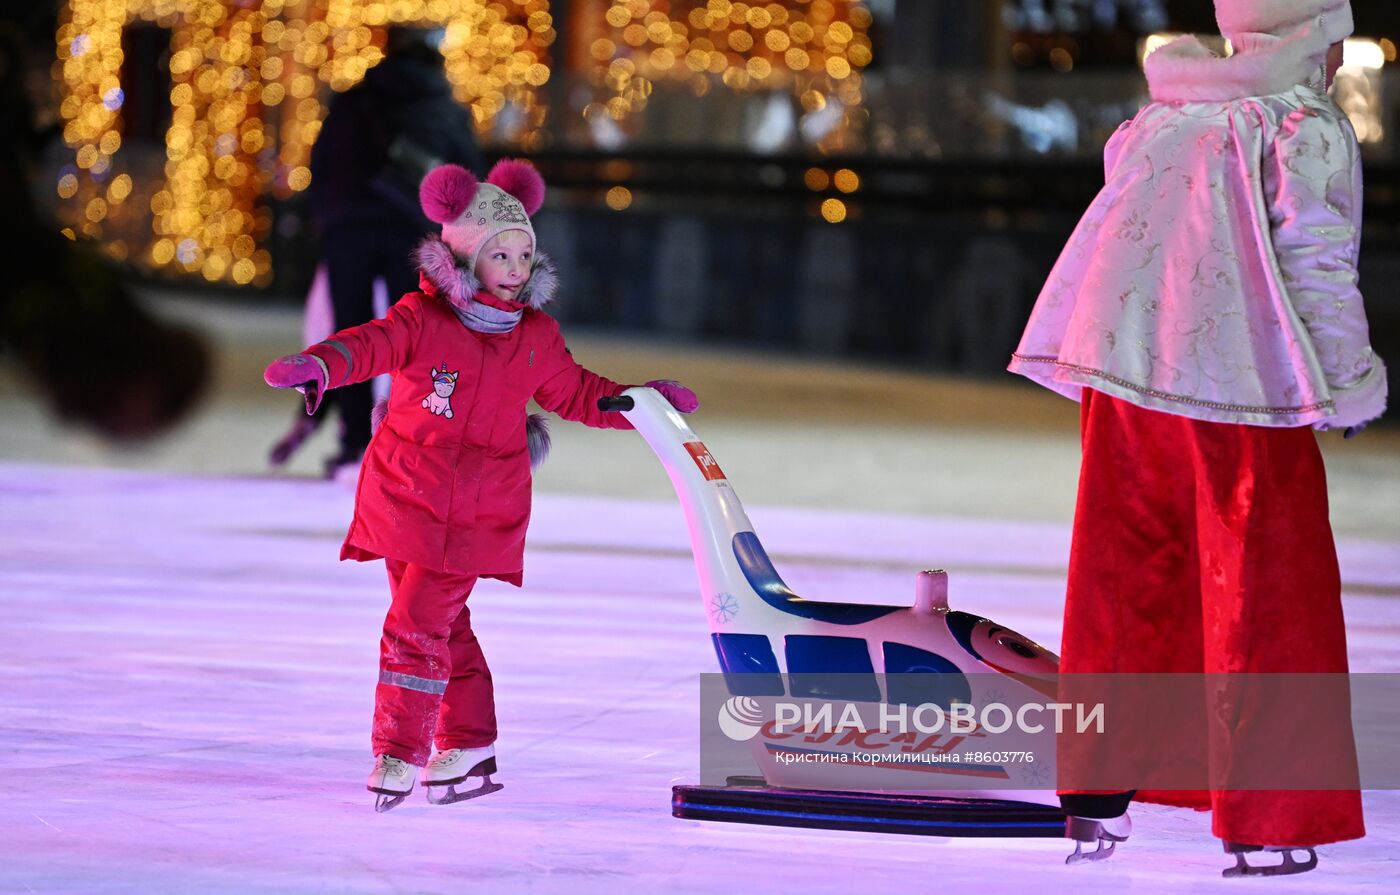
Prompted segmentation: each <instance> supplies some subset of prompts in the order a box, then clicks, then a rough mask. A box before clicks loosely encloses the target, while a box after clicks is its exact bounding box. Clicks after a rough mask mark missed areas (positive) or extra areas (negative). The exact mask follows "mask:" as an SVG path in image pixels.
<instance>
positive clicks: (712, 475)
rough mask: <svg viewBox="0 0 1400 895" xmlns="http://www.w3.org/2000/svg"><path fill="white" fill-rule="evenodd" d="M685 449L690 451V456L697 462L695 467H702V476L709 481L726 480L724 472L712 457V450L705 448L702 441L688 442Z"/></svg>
mask: <svg viewBox="0 0 1400 895" xmlns="http://www.w3.org/2000/svg"><path fill="white" fill-rule="evenodd" d="M685 449H686V450H687V451H690V456H691V458H692V459H694V460H695V465H696V466H698V467H700V474H701V475H703V476H704V477H705V478H706V479H707V480H709V481H712V482H714V481H718V480H720V479H723V478H724V471H723V470H721V469H720V468H719V464H718V463H716V462H715V458H714V457H711V456H710V449H709V448H707V447H705V444H704V442H701V441H687V442H686V443H685Z"/></svg>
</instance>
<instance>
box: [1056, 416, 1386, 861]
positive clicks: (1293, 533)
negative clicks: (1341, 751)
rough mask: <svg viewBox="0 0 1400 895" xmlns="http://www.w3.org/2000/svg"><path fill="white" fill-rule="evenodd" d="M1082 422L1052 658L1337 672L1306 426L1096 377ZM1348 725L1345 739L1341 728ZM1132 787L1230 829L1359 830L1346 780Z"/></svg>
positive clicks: (1110, 667) (1261, 833) (1317, 475)
mask: <svg viewBox="0 0 1400 895" xmlns="http://www.w3.org/2000/svg"><path fill="white" fill-rule="evenodd" d="M1080 425H1081V438H1082V446H1083V454H1082V465H1081V470H1080V479H1079V497H1078V504H1077V506H1076V508H1075V517H1074V534H1073V542H1072V546H1071V549H1070V564H1069V583H1068V592H1067V595H1066V602H1065V622H1064V641H1063V644H1062V647H1061V658H1060V670H1061V671H1062V672H1066V673H1086V672H1098V673H1136V672H1189V673H1211V674H1220V673H1231V672H1261V673H1264V672H1267V673H1278V672H1313V673H1333V672H1345V671H1346V670H1347V652H1346V634H1345V631H1344V629H1343V622H1342V604H1341V578H1340V574H1339V572H1338V568H1337V554H1336V546H1335V544H1334V542H1333V540H1332V529H1331V525H1330V523H1329V521H1328V517H1327V482H1326V478H1325V474H1324V471H1323V465H1322V454H1321V452H1320V451H1319V449H1318V447H1317V440H1316V437H1315V436H1314V434H1313V432H1312V430H1311V429H1309V428H1307V427H1303V428H1270V427H1263V426H1247V425H1238V424H1230V423H1211V422H1202V421H1199V420H1192V419H1188V418H1186V417H1181V416H1175V415H1173V414H1168V413H1163V412H1159V411H1153V410H1147V409H1144V408H1141V407H1138V406H1136V405H1134V404H1131V403H1129V402H1127V401H1122V400H1119V399H1116V398H1113V397H1110V396H1108V395H1105V394H1103V393H1100V392H1095V391H1093V390H1091V389H1085V390H1084V393H1083V398H1082V408H1081V416H1080ZM1343 725H1344V726H1345V721H1344V722H1343ZM1346 736H1347V737H1348V739H1347V740H1346V741H1345V742H1346V743H1347V745H1348V746H1349V745H1350V740H1349V737H1350V728H1349V727H1347V729H1346ZM1302 747H1303V748H1306V744H1303V745H1302ZM1245 760H1247V757H1246V758H1245ZM1136 798H1137V799H1139V800H1141V801H1151V802H1160V803H1163V804H1170V805H1184V806H1188V807H1195V808H1210V809H1212V810H1213V816H1212V830H1213V832H1214V834H1215V835H1216V836H1218V837H1220V838H1222V839H1228V840H1231V841H1234V842H1244V843H1251V844H1266V845H1320V844H1323V843H1327V842H1340V841H1343V840H1347V839H1356V838H1360V837H1361V836H1364V835H1365V829H1364V827H1363V825H1362V819H1361V797H1360V793H1359V792H1357V791H1355V790H1334V791H1319V790H1314V791H1273V790H1270V791H1261V790H1249V791H1228V790H1227V791H1214V790H1212V791H1210V792H1202V791H1188V790H1181V791H1161V792H1139V793H1138V794H1137V796H1136Z"/></svg>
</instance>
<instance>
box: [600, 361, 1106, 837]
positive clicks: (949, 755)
mask: <svg viewBox="0 0 1400 895" xmlns="http://www.w3.org/2000/svg"><path fill="white" fill-rule="evenodd" d="M598 406H599V407H600V408H601V409H603V410H609V411H617V412H621V413H622V414H623V415H624V416H625V417H626V418H627V420H628V421H629V422H630V423H631V424H632V425H633V427H634V428H636V430H637V431H638V432H639V433H640V434H641V435H642V437H643V438H644V439H646V441H647V444H648V445H649V446H650V447H651V449H652V450H653V451H654V452H655V453H656V455H657V457H658V458H659V459H660V460H661V464H662V466H663V467H665V469H666V473H667V475H669V476H670V479H671V484H672V485H673V486H674V487H675V490H676V495H677V497H678V498H679V499H680V503H681V507H682V509H683V510H684V512H685V518H686V525H687V527H688V529H689V532H690V540H691V548H692V551H693V553H694V556H695V565H696V569H697V571H698V573H699V578H700V588H701V596H702V599H703V600H704V602H705V610H706V615H707V617H708V620H709V625H710V637H711V640H712V641H713V644H714V648H715V653H716V656H717V658H718V660H719V666H720V670H721V671H722V672H723V680H724V683H725V686H726V688H727V691H728V696H729V699H728V701H727V702H725V703H724V706H723V709H722V710H721V712H720V722H721V727H723V726H725V722H726V720H729V721H730V722H731V723H732V722H733V721H734V720H740V721H742V720H744V719H745V718H747V719H748V720H750V722H751V723H750V725H749V731H750V734H749V735H751V737H752V738H751V739H749V740H748V747H749V749H750V751H751V755H752V758H753V761H754V763H755V764H756V765H757V767H758V769H759V773H760V775H761V776H759V777H752V776H731V777H729V778H728V784H729V785H726V786H676V787H674V789H673V793H672V814H673V815H674V816H676V817H682V818H690V819H696V820H723V821H732V822H739V823H761V824H774V825H781V826H800V827H823V828H831V829H849V830H862V831H871V832H898V833H914V834H924V835H938V836H1018V837H1028V836H1037V837H1038V836H1045V837H1051V836H1054V837H1059V836H1064V835H1066V826H1065V816H1064V814H1063V813H1062V812H1061V810H1060V808H1059V800H1058V797H1057V796H1056V793H1055V780H1054V777H1055V757H1054V756H1055V751H1054V750H1055V734H1054V731H1053V729H1052V728H1051V727H1049V726H1044V727H1043V731H1042V732H1040V733H1035V734H1025V733H1023V732H1020V731H1017V732H1013V733H1011V734H1001V735H999V736H998V738H997V739H996V740H995V743H996V745H995V746H986V745H983V746H982V747H981V749H987V750H995V751H986V752H983V751H981V750H979V744H980V743H986V742H989V741H987V740H981V739H979V734H978V732H976V731H974V732H973V733H972V734H971V735H968V736H966V737H956V736H924V735H923V734H921V733H915V734H913V735H909V734H905V735H903V736H900V737H897V738H891V737H886V738H884V739H883V740H881V739H880V738H879V737H878V736H877V737H868V736H867V737H861V738H859V739H857V740H854V741H851V740H843V738H842V737H841V736H840V735H835V736H832V735H828V733H827V732H825V731H823V732H821V733H819V734H817V735H815V736H810V735H804V733H803V731H802V730H800V729H787V730H785V729H783V728H782V727H781V726H780V725H777V724H775V723H771V722H770V723H764V724H761V725H758V724H757V722H758V721H760V720H762V719H763V710H764V708H765V704H766V703H772V702H773V701H774V700H775V699H780V698H790V699H792V700H794V701H797V700H807V699H826V700H831V699H839V700H846V701H847V702H848V703H849V704H853V705H856V706H858V707H859V709H860V710H861V716H862V717H869V716H871V715H872V713H873V712H874V711H875V710H876V709H877V708H878V709H879V710H881V711H882V712H890V711H892V710H893V709H895V708H901V710H902V709H907V708H908V707H909V705H910V704H925V705H927V704H930V703H931V704H937V705H939V706H941V707H942V708H946V709H949V710H951V709H952V708H953V707H954V706H957V705H959V704H961V705H963V706H967V707H973V708H975V707H977V706H979V705H983V704H988V703H993V702H995V703H999V704H1001V705H1011V706H1013V707H1014V706H1016V705H1017V704H1024V703H1027V702H1035V703H1045V702H1047V701H1053V699H1054V696H1053V693H1054V686H1055V681H1054V678H1055V674H1056V672H1057V670H1058V666H1059V660H1058V658H1057V657H1056V656H1055V655H1054V654H1053V653H1051V652H1050V651H1048V650H1046V649H1045V648H1044V647H1042V646H1040V645H1038V644H1036V643H1035V642H1034V641H1031V640H1030V639H1028V638H1026V637H1023V636H1022V635H1020V634H1017V633H1016V632H1015V631H1012V630H1010V629H1008V628H1005V627H1002V626H1000V625H997V624H996V623H994V622H992V621H990V620H988V619H985V618H981V617H979V616H976V615H972V614H970V613H967V612H961V611H958V610H954V609H951V608H950V607H949V605H948V596H947V576H946V574H945V573H944V572H942V571H925V572H920V573H919V574H918V578H917V584H916V589H915V597H914V601H913V604H912V605H908V606H889V605H883V606H877V605H866V604H850V603H829V602H820V601H813V600H807V599H803V598H802V597H799V596H798V595H796V594H795V593H793V592H792V590H791V589H789V588H788V586H787V585H786V584H785V583H784V582H783V580H782V578H781V577H779V575H778V572H777V570H776V569H775V568H774V567H773V563H772V561H771V560H770V559H769V557H768V554H767V553H766V552H765V550H764V548H763V544H762V543H761V542H760V541H759V539H758V536H757V534H755V532H754V530H753V525H752V524H751V523H750V522H749V519H748V516H747V515H745V513H744V509H743V506H742V504H741V503H740V502H739V497H738V495H737V494H736V493H735V491H734V487H733V486H732V485H731V484H730V482H729V480H728V479H727V478H726V477H725V475H724V473H723V471H722V470H721V469H720V467H719V465H718V463H716V461H715V459H714V457H713V456H712V455H711V454H710V452H709V450H708V449H707V448H706V447H705V445H704V444H703V443H702V442H701V441H700V439H699V438H698V437H697V436H696V435H695V433H694V432H693V431H691V429H690V427H689V425H688V424H687V423H686V422H685V420H684V419H683V418H682V417H681V415H680V414H679V413H677V412H676V411H675V410H674V409H672V408H671V406H670V405H669V404H668V403H667V402H666V400H665V399H664V398H662V397H661V396H660V395H659V394H658V393H657V392H656V391H654V390H652V389H649V388H631V389H628V390H627V391H626V392H624V393H623V394H622V395H620V396H617V397H613V398H603V399H601V400H600V401H599V402H598ZM882 685H883V688H884V691H883V692H882ZM726 714H728V715H729V716H730V718H729V719H726V717H725V715H726ZM899 717H902V716H899ZM872 721H873V719H872ZM755 726H756V727H757V730H756V732H753V731H754V728H755ZM732 738H733V737H731V739H732ZM852 742H856V743H859V747H860V748H863V749H866V750H884V754H885V755H886V756H891V757H892V758H891V760H888V761H883V760H881V761H873V760H872V761H859V762H846V761H840V760H837V759H840V758H841V757H842V755H843V754H844V755H846V756H848V757H849V756H851V755H852V754H853V753H854V752H855V751H856V747H853V746H852V745H851V743H852ZM1009 751H1010V752H1020V753H1022V754H1023V755H1024V753H1031V754H1033V755H1034V760H1033V761H1031V762H1026V761H1024V759H1023V755H1022V760H1021V761H1020V762H1014V761H1007V760H1005V759H1006V758H1007V757H1008V754H1007V753H1008V752H1009ZM920 752H922V753H933V752H938V753H941V754H940V755H938V756H933V755H931V754H927V755H925V756H924V757H926V758H938V759H939V760H937V761H920V760H915V759H914V758H911V756H916V755H917V753H920ZM813 755H817V756H824V758H823V759H821V760H812V759H811V758H809V756H813ZM964 756H970V757H964ZM895 758H909V759H910V760H894V759H895ZM944 759H947V760H944ZM954 783H956V785H954ZM1089 841H1093V840H1089ZM1107 853H1111V846H1110V849H1103V848H1102V844H1101V845H1100V851H1099V852H1087V853H1084V854H1083V855H1082V856H1081V855H1080V851H1079V845H1078V844H1076V846H1075V856H1079V857H1078V859H1080V860H1083V859H1092V858H1095V857H1096V856H1099V855H1101V856H1102V857H1107ZM1075 856H1072V858H1073V857H1075Z"/></svg>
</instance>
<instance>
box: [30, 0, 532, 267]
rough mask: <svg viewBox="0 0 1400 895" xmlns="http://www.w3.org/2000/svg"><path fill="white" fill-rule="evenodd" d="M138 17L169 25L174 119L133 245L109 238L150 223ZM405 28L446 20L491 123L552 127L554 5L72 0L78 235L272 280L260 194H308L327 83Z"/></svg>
mask: <svg viewBox="0 0 1400 895" xmlns="http://www.w3.org/2000/svg"><path fill="white" fill-rule="evenodd" d="M137 20H141V21H148V22H154V23H156V24H157V25H160V26H161V27H163V28H167V29H169V30H170V32H171V54H170V60H169V69H170V80H171V90H170V106H171V118H170V126H169V129H168V131H167V133H166V135H165V147H166V158H167V160H166V163H165V166H164V179H163V182H162V183H159V184H156V185H154V186H153V187H152V188H151V189H149V190H145V191H139V192H140V195H141V197H142V198H146V196H147V194H149V198H148V199H147V201H148V203H149V209H150V214H151V222H152V223H151V230H152V232H151V233H150V234H149V238H148V239H144V240H142V242H141V243H140V244H138V245H135V246H133V245H130V244H129V243H128V242H127V241H126V240H124V239H111V238H109V239H104V237H105V236H107V235H108V230H109V228H111V227H112V225H113V223H114V222H113V219H114V218H117V217H133V216H139V215H138V213H137V212H134V211H132V210H131V209H130V207H129V206H128V205H127V204H126V203H127V202H128V200H132V201H134V200H133V199H132V197H133V196H135V195H137V193H138V190H137V186H138V185H137V184H136V183H135V182H134V181H133V178H132V176H131V174H130V173H128V172H126V171H124V170H122V164H121V162H122V157H121V155H120V150H121V148H122V118H121V116H122V107H123V105H124V104H125V95H124V93H123V91H122V85H121V81H120V78H121V72H122V64H123V62H124V55H123V48H122V35H123V31H124V29H125V28H126V27H127V26H128V25H129V24H130V23H131V22H133V21H137ZM394 23H404V24H422V25H441V26H444V32H445V33H444V38H443V43H442V47H441V49H442V52H443V56H444V60H445V68H446V73H447V77H448V79H449V81H450V82H451V83H452V86H453V92H454V95H455V96H456V98H457V99H458V100H459V101H460V102H462V103H464V104H467V105H470V107H471V109H472V112H473V116H474V119H475V121H476V123H477V125H478V126H479V127H481V128H483V129H485V128H489V127H491V126H492V124H493V123H494V121H495V119H496V116H497V115H498V114H499V113H500V112H501V110H502V109H504V108H505V107H506V105H507V104H508V103H510V104H513V105H514V106H515V107H516V108H518V109H520V110H521V111H522V112H523V113H524V114H523V115H522V116H518V118H519V122H520V123H519V124H518V125H517V127H518V128H522V129H528V128H530V127H535V128H537V127H538V126H539V124H540V123H541V122H542V120H543V112H542V110H541V108H540V106H539V104H538V101H537V99H536V92H537V88H539V87H540V86H542V85H543V84H545V83H546V82H547V81H548V80H549V77H550V69H549V66H548V62H547V59H548V48H549V46H550V45H551V44H552V43H553V42H554V40H555V39H556V34H555V32H554V29H553V19H552V17H551V16H550V14H549V3H548V0H496V2H488V0H385V2H365V0H238V2H225V0H70V2H69V3H68V4H67V5H66V7H65V15H64V17H63V20H62V22H61V24H60V25H59V28H58V32H57V46H58V60H57V62H56V63H55V74H56V79H57V80H59V83H60V84H61V86H62V90H63V98H62V100H61V103H60V108H59V111H60V114H61V116H62V118H63V121H64V130H63V136H64V139H65V140H66V141H67V143H68V144H69V145H70V146H71V147H72V148H73V151H74V165H72V166H69V167H68V168H67V169H65V171H64V172H63V173H62V174H61V175H60V177H59V180H58V183H57V185H56V188H57V192H58V194H59V196H60V198H62V199H64V200H67V202H68V206H69V208H70V209H72V210H73V212H74V213H73V214H72V220H71V222H70V223H71V227H70V230H69V232H70V233H72V234H73V235H76V234H77V233H79V232H80V233H82V234H83V235H85V236H89V237H93V238H96V239H100V240H103V244H104V246H105V247H106V248H107V250H108V251H109V252H111V253H112V254H114V255H116V256H118V257H123V258H125V257H133V258H137V259H138V260H141V261H143V262H145V263H147V264H150V265H152V266H154V267H157V268H167V269H175V270H180V271H185V272H190V273H195V272H197V273H200V274H202V275H203V276H204V278H205V279H207V280H209V281H211V282H232V283H236V284H246V283H266V282H267V281H268V280H269V279H270V276H271V270H272V261H271V256H270V254H269V253H268V251H267V250H266V249H265V248H261V247H260V246H261V245H262V244H263V243H264V242H265V240H266V237H267V236H268V233H269V231H270V228H271V216H270V214H269V213H268V211H267V209H266V208H265V207H263V205H262V204H261V203H260V201H259V200H260V198H261V197H262V196H264V195H265V194H267V193H269V192H270V193H271V194H273V195H276V196H280V197H284V198H285V197H286V196H288V195H290V194H292V193H295V192H299V191H301V190H304V189H306V188H307V187H308V186H309V185H310V182H311V172H310V170H309V168H308V167H307V164H308V161H309V158H310V151H311V146H312V144H313V143H314V142H315V139H316V136H317V134H318V133H319V131H320V127H321V120H322V119H323V118H324V117H325V107H324V104H323V100H324V90H323V89H322V88H323V86H324V87H329V89H330V90H333V91H342V90H345V89H348V88H349V87H351V86H353V85H354V84H355V83H357V82H358V81H359V80H360V79H361V78H363V77H364V75H365V73H366V71H368V70H369V69H370V68H371V67H373V66H374V65H375V64H376V63H377V62H379V61H380V59H382V58H383V51H382V49H381V45H382V42H383V35H384V28H385V26H387V25H390V24H394ZM515 136H517V137H518V136H519V135H518V134H516V135H515Z"/></svg>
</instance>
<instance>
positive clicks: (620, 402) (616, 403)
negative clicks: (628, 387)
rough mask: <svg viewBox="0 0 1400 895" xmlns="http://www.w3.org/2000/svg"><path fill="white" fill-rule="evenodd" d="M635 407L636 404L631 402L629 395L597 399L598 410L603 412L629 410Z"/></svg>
mask: <svg viewBox="0 0 1400 895" xmlns="http://www.w3.org/2000/svg"><path fill="white" fill-rule="evenodd" d="M636 405H637V402H635V401H633V400H632V396H631V395H610V396H608V397H606V398H599V399H598V409H599V410H603V411H610V410H619V411H620V410H631V409H632V408H633V407H635V406H636Z"/></svg>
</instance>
